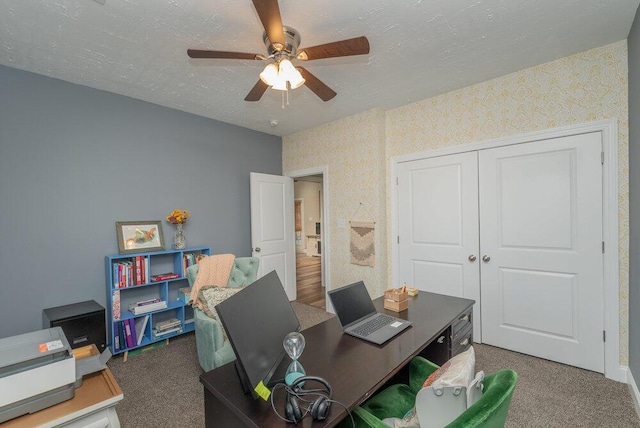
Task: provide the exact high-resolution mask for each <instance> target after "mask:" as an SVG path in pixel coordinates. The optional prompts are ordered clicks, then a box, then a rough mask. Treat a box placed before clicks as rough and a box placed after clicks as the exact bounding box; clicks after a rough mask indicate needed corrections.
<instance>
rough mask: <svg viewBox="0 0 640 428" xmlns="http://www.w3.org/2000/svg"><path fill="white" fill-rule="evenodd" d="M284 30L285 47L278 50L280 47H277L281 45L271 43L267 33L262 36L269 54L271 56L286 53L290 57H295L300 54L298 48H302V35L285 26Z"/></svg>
mask: <svg viewBox="0 0 640 428" xmlns="http://www.w3.org/2000/svg"><path fill="white" fill-rule="evenodd" d="M282 30H283V32H284V44H285V45H284V46H282V47H281V48H280V49H278V48H279V47H280V46H276V45H279V43H277V44H276V45H274V44H272V43H271V41H270V40H269V37H267V33H266V32H264V33H263V34H262V41H263V42H264V44H265V46H266V47H267V52H269V55H270V56H271V55H274V54H277V53H278V52H281V53H286V54H287V55H288V56H290V57H295V56H296V54H297V52H298V46H300V33H298V31H297V30H296V29H295V28H292V27H285V26H283V27H282Z"/></svg>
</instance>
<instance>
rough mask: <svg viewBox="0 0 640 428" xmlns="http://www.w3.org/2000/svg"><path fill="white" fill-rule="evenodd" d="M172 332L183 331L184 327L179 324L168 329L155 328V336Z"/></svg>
mask: <svg viewBox="0 0 640 428" xmlns="http://www.w3.org/2000/svg"><path fill="white" fill-rule="evenodd" d="M171 333H182V327H180V326H178V327H174V328H169V329H167V330H156V329H154V330H153V336H154V337H160V336H165V335H167V334H171Z"/></svg>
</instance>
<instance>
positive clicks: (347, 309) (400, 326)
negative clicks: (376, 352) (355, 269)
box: [327, 281, 411, 345]
mask: <svg viewBox="0 0 640 428" xmlns="http://www.w3.org/2000/svg"><path fill="white" fill-rule="evenodd" d="M327 294H329V299H331V303H332V304H333V308H334V309H335V311H336V316H337V317H338V321H340V325H341V326H342V331H344V332H345V333H347V334H349V335H351V336H355V337H358V338H360V339H363V340H366V341H368V342H372V343H375V344H377V345H382V344H383V343H385V342H386V341H388V340H389V339H391V338H392V337H394V336H395V335H397V334H398V333H400V332H401V331H403V330H404V329H406V328H408V327H409V326H410V325H411V321H407V320H403V319H400V318H396V317H393V316H390V315H386V314H381V313H378V312H377V311H376V307H375V306H374V305H373V302H372V301H371V296H369V292H368V291H367V288H366V287H365V286H364V282H362V281H358V282H356V283H354V284H351V285H346V286H344V287H340V288H336V289H335V290H331V291H329V292H328V293H327Z"/></svg>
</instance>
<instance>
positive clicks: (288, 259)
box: [250, 172, 296, 300]
mask: <svg viewBox="0 0 640 428" xmlns="http://www.w3.org/2000/svg"><path fill="white" fill-rule="evenodd" d="M250 182H251V185H250V188H251V245H252V247H253V248H252V252H253V257H258V258H259V259H260V266H259V270H258V276H262V275H264V274H267V273H269V272H271V271H272V270H275V271H276V273H277V274H278V277H280V281H282V285H283V286H284V289H285V291H286V293H287V296H288V297H289V300H295V299H296V258H295V232H294V229H295V228H294V204H293V179H291V178H290V177H282V176H279V175H268V174H258V173H255V172H252V173H251V174H250Z"/></svg>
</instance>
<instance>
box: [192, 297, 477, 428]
mask: <svg viewBox="0 0 640 428" xmlns="http://www.w3.org/2000/svg"><path fill="white" fill-rule="evenodd" d="M374 303H375V305H376V308H377V309H378V311H379V312H383V313H388V314H390V315H395V316H397V317H399V318H404V319H408V320H410V321H412V323H413V325H412V327H411V328H409V329H407V330H405V331H404V332H402V333H401V334H400V335H399V336H396V337H395V338H393V339H392V340H390V341H389V342H387V343H386V344H384V345H382V346H377V345H374V344H371V343H368V342H365V341H363V340H360V339H356V338H354V337H351V336H348V335H346V334H343V333H342V329H341V328H340V324H339V323H338V321H337V319H336V318H335V317H334V318H331V319H329V320H327V321H325V322H322V323H320V324H317V325H315V326H313V327H310V328H308V329H306V330H304V331H303V332H302V333H303V334H304V337H305V339H306V347H305V350H304V352H303V354H302V357H301V358H300V362H301V363H302V365H303V366H304V368H305V370H306V371H307V374H308V375H310V376H320V377H323V378H325V379H326V380H327V381H328V382H329V383H330V384H331V387H332V389H333V399H334V400H336V401H339V402H340V403H342V404H344V405H345V406H347V407H348V408H349V409H353V408H354V407H356V406H357V405H359V404H361V403H362V402H363V401H364V400H366V399H367V398H368V397H369V396H370V395H371V394H373V393H374V392H375V391H376V390H378V389H379V388H380V387H381V386H382V385H383V384H384V383H385V382H387V381H388V380H389V379H391V378H392V377H393V376H394V375H396V374H397V373H398V372H399V371H400V370H401V369H402V368H403V367H404V366H405V365H406V364H407V363H408V362H409V361H411V359H412V358H413V357H414V356H416V355H418V354H421V353H422V354H424V353H425V352H426V351H428V349H427V348H428V347H429V345H430V344H432V343H433V344H437V346H438V347H439V348H440V349H444V351H436V353H441V354H442V355H441V356H442V357H443V358H445V359H446V358H448V357H449V356H450V355H451V351H452V350H453V351H454V352H457V351H459V350H460V349H461V348H460V346H459V345H454V344H452V342H451V335H452V334H453V332H454V330H456V328H458V326H461V324H465V323H470V322H471V320H470V319H469V318H465V316H466V317H469V316H470V313H471V310H470V309H471V307H472V306H473V304H474V301H473V300H469V299H462V298H457V297H449V296H443V295H440V294H433V293H427V292H420V294H418V296H416V297H410V298H409V309H407V310H406V311H403V312H400V313H396V312H391V311H387V310H385V309H384V308H383V300H382V298H379V299H376V300H375V301H374ZM463 330H464V331H466V332H468V331H469V327H466V328H464V327H463ZM467 334H468V337H469V338H470V337H471V334H470V333H467ZM429 348H431V347H429ZM426 356H427V355H426ZM427 357H428V356H427ZM285 358H287V357H285ZM438 362H439V363H441V361H438ZM287 363H288V362H287ZM200 382H202V384H203V385H204V400H205V420H206V425H207V427H217V428H222V427H229V428H236V427H239V426H248V427H269V428H271V427H285V426H293V424H287V423H286V422H284V421H282V420H281V419H280V418H278V416H277V415H276V414H275V413H274V412H273V410H272V408H271V403H270V402H268V401H264V400H262V399H256V400H254V399H253V398H252V397H251V395H245V394H244V393H243V391H242V386H241V385H240V380H239V378H238V375H237V373H236V369H235V365H234V363H230V364H226V365H224V366H222V367H220V368H217V369H215V370H212V371H210V372H207V373H204V374H202V375H201V376H200ZM284 396H285V394H284V392H283V391H282V389H281V388H278V391H277V392H276V400H275V405H276V409H277V410H278V412H280V414H281V415H284ZM345 416H347V413H346V411H345V409H344V408H342V407H341V406H339V405H337V404H333V405H332V406H331V411H330V413H329V416H328V417H327V419H325V420H324V421H313V420H312V418H311V416H307V417H305V418H304V419H303V420H302V421H301V422H299V423H298V425H297V426H302V427H311V426H313V427H316V426H317V427H320V426H328V427H330V426H334V425H336V424H337V423H338V422H340V421H341V420H342V419H343V418H344V417H345ZM347 417H348V416H347Z"/></svg>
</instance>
